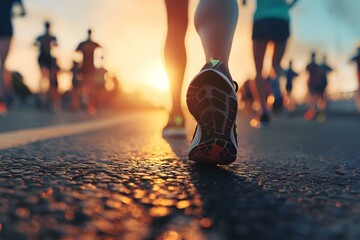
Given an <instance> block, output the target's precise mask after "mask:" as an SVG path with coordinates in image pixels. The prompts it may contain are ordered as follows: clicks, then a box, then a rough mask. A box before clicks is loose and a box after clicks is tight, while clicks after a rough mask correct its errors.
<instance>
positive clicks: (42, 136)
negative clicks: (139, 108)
mask: <svg viewBox="0 0 360 240" xmlns="http://www.w3.org/2000/svg"><path fill="white" fill-rule="evenodd" d="M143 114H144V113H130V114H126V115H122V116H118V117H112V118H105V119H97V120H91V121H83V122H76V123H68V124H61V125H55V126H48V127H42V128H33V129H25V130H17V131H12V132H6V133H1V134H0V150H2V149H6V148H12V147H17V146H20V145H26V144H30V143H34V142H38V141H44V140H48V139H51V138H58V137H64V136H71V135H76V134H81V133H86V132H90V131H95V130H99V129H102V128H106V127H111V126H114V125H117V124H121V123H126V122H130V121H134V120H136V119H141V117H140V115H143Z"/></svg>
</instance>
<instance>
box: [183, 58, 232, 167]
mask: <svg viewBox="0 0 360 240" xmlns="http://www.w3.org/2000/svg"><path fill="white" fill-rule="evenodd" d="M237 88H238V87H237V83H236V82H234V81H232V78H231V76H230V73H229V71H228V70H227V68H226V67H225V65H224V64H223V63H222V62H221V61H219V60H216V59H212V60H210V61H209V62H208V63H207V64H206V65H205V66H204V67H203V68H202V70H201V71H200V73H199V74H197V75H196V76H195V78H194V79H193V80H192V81H191V83H190V85H189V88H188V91H187V95H186V102H187V106H188V108H189V111H190V113H191V114H192V115H193V116H194V118H195V120H196V121H197V126H196V129H195V132H194V136H193V139H192V142H191V145H190V149H189V155H188V156H189V159H190V160H193V161H196V162H203V163H211V164H230V163H231V162H233V161H235V159H236V155H237V147H238V146H237V132H236V131H237V130H236V115H237V109H238V99H237V96H236V91H237Z"/></svg>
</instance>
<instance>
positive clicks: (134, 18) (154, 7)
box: [7, 0, 360, 107]
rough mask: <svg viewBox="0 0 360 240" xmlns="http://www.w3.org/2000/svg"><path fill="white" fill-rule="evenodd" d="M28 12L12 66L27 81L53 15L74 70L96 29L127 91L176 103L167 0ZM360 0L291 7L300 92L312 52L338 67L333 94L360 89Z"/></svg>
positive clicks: (248, 23)
mask: <svg viewBox="0 0 360 240" xmlns="http://www.w3.org/2000/svg"><path fill="white" fill-rule="evenodd" d="M198 2H199V0H190V6H189V18H190V19H189V29H188V33H187V37H186V46H187V51H188V62H187V69H186V76H185V81H184V86H183V92H184V94H183V95H185V91H186V87H187V85H188V84H189V82H190V81H191V78H192V77H193V76H195V75H196V74H197V72H198V71H199V69H200V68H201V67H202V66H203V64H204V63H205V62H204V61H205V58H204V53H203V51H202V46H201V41H200V39H199V37H198V35H197V33H196V31H195V28H194V24H193V15H194V12H195V9H196V5H197V3H198ZM248 2H249V4H248V5H247V6H240V9H239V20H238V25H237V29H236V32H235V37H234V42H233V48H232V52H231V56H230V62H229V65H230V70H231V72H232V75H233V78H234V80H236V81H238V82H239V83H240V84H241V83H243V82H244V81H245V80H246V79H248V78H254V76H255V68H254V63H253V57H252V45H251V29H252V15H253V12H254V9H255V0H249V1H248ZM24 5H25V7H26V10H27V16H26V17H25V18H16V19H15V20H14V26H15V36H14V40H13V44H12V49H11V52H10V55H9V58H8V62H7V67H8V68H9V69H11V70H17V71H19V72H21V73H22V74H23V75H24V77H25V82H26V83H27V84H28V85H29V86H30V87H31V89H32V90H34V91H37V89H38V82H39V79H40V70H39V67H38V65H37V54H38V52H37V49H36V47H34V46H33V43H34V40H35V39H36V37H37V36H38V35H40V34H42V33H43V31H44V28H43V23H44V21H45V20H49V21H51V22H52V33H53V34H54V35H56V37H57V39H58V43H59V47H58V49H56V51H55V52H54V54H55V55H56V56H57V57H58V61H59V64H60V67H62V68H63V69H65V70H66V69H69V68H70V66H71V63H72V60H73V58H74V49H75V48H76V46H77V45H78V44H79V43H80V42H81V41H83V40H85V39H86V34H87V33H86V32H87V29H88V28H92V29H93V39H94V41H97V42H98V43H99V44H100V45H102V46H103V48H104V59H105V61H104V65H105V67H106V68H107V69H108V70H109V71H110V72H112V73H114V74H116V75H117V76H118V77H119V78H120V80H121V81H122V85H123V88H124V90H125V91H127V92H134V91H138V92H140V93H141V94H142V96H143V97H144V98H145V99H148V100H150V101H152V102H153V103H154V104H156V105H162V106H165V107H169V106H170V102H171V101H170V93H169V84H168V80H167V76H166V73H165V69H164V66H163V47H164V41H165V35H166V29H167V26H166V12H165V6H164V2H163V0H151V1H149V0H103V1H99V0H24ZM359 10H360V1H359V0H298V4H297V5H296V6H295V7H294V8H293V9H292V10H291V17H292V23H291V33H292V36H291V38H290V40H289V42H288V48H287V51H286V53H285V56H284V59H283V62H282V63H283V66H284V67H286V66H287V62H288V61H289V59H293V61H294V68H295V70H296V71H298V72H301V77H299V78H298V79H297V80H295V83H294V88H295V89H297V90H296V91H295V94H296V95H297V97H299V98H301V97H303V96H304V95H305V94H306V88H305V82H306V73H305V72H304V69H305V66H306V64H307V62H308V60H309V55H310V52H311V51H316V52H317V53H318V54H319V60H321V58H322V55H324V54H326V55H327V58H328V63H329V64H330V65H331V66H332V67H333V68H334V69H335V71H334V72H333V73H332V74H331V75H330V81H329V87H328V88H329V89H328V91H329V92H330V93H336V92H346V91H353V90H355V89H356V88H357V86H358V85H357V81H356V75H355V71H356V70H355V66H354V65H351V64H349V63H348V59H349V58H350V56H351V55H352V54H353V53H354V52H355V50H356V47H357V46H358V45H359V43H360V41H359V40H360V25H359V24H357V18H358V12H359ZM60 80H61V82H60V88H61V90H62V91H65V90H67V89H68V88H69V87H70V75H69V74H67V73H63V74H61V76H60Z"/></svg>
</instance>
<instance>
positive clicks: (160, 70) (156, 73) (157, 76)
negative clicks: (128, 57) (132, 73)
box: [144, 64, 170, 92]
mask: <svg viewBox="0 0 360 240" xmlns="http://www.w3.org/2000/svg"><path fill="white" fill-rule="evenodd" d="M144 75H145V76H144V80H145V81H146V85H147V86H149V87H152V88H154V89H155V90H158V91H160V92H168V91H169V89H170V85H169V80H168V77H167V74H166V71H165V68H164V66H163V65H162V64H156V65H155V66H152V67H149V68H148V69H146V70H145V71H144Z"/></svg>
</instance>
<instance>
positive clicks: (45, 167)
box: [0, 111, 360, 240]
mask: <svg viewBox="0 0 360 240" xmlns="http://www.w3.org/2000/svg"><path fill="white" fill-rule="evenodd" d="M165 123H166V114H165V113H164V112H159V111H154V112H152V113H144V115H143V117H140V118H139V119H138V120H136V121H132V122H129V123H126V124H119V125H118V126H116V127H112V128H107V129H104V130H101V131H94V132H89V133H85V134H80V135H75V136H70V137H61V138H56V139H52V140H46V141H42V142H37V143H33V144H30V145H26V146H21V147H15V148H11V149H6V150H2V151H0V158H1V160H0V239H6V240H7V239H9V240H12V239H20V240H21V239H63V240H65V239H66V240H69V239H290V240H292V239H294V240H295V239H326V240H328V239H330V240H331V239H334V240H335V239H354V240H355V239H360V228H359V227H358V226H359V224H360V214H359V213H360V202H359V200H360V183H359V180H360V175H359V174H360V168H359V167H360V147H359V146H360V145H359V137H358V136H360V121H359V119H358V118H355V117H354V118H350V117H348V118H346V119H329V120H328V121H326V122H324V123H322V124H320V123H318V122H316V121H315V122H304V121H303V120H302V119H301V118H299V117H294V118H290V119H289V118H286V117H275V118H274V121H273V123H272V124H271V126H270V127H268V128H266V129H253V128H251V127H249V124H248V119H246V118H245V117H240V118H239V119H238V126H239V137H238V139H239V153H238V159H237V161H236V162H235V163H233V164H231V165H229V166H223V167H212V166H201V165H197V164H194V163H192V162H190V161H188V160H187V157H186V156H187V155H186V154H187V147H188V145H189V143H188V140H185V139H167V140H166V139H163V138H162V136H161V129H162V127H163V126H164V125H165ZM189 125H191V124H189ZM191 129H192V126H189V135H191V133H190V131H191Z"/></svg>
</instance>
